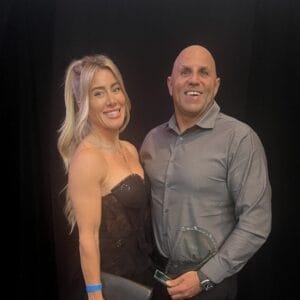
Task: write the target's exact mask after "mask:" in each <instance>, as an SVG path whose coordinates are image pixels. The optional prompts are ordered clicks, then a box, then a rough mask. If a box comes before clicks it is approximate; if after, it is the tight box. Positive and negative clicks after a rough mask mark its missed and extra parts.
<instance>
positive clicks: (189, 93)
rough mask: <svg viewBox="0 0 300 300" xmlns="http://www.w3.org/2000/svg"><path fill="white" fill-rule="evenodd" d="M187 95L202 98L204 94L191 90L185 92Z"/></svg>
mask: <svg viewBox="0 0 300 300" xmlns="http://www.w3.org/2000/svg"><path fill="white" fill-rule="evenodd" d="M184 94H185V95H187V96H193V97H194V96H200V95H201V94H203V93H202V92H200V91H196V90H189V91H185V92H184Z"/></svg>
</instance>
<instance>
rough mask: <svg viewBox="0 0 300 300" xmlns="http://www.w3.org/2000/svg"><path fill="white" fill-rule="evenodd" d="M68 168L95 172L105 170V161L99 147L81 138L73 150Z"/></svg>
mask: <svg viewBox="0 0 300 300" xmlns="http://www.w3.org/2000/svg"><path fill="white" fill-rule="evenodd" d="M70 169H75V170H78V169H79V170H82V171H84V170H86V171H87V172H93V170H94V171H95V172H96V173H99V172H103V171H104V172H105V171H106V170H107V161H106V159H105V157H104V155H103V153H102V152H101V151H99V149H97V148H96V147H94V146H93V145H91V144H89V143H88V142H86V141H84V140H83V141H82V142H81V143H80V144H79V145H78V147H77V149H76V150H75V153H74V155H73V157H72V159H71V162H70Z"/></svg>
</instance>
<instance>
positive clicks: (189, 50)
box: [172, 45, 217, 76]
mask: <svg viewBox="0 0 300 300" xmlns="http://www.w3.org/2000/svg"><path fill="white" fill-rule="evenodd" d="M196 61H206V62H207V64H208V65H209V67H210V69H211V70H212V71H213V72H214V73H215V75H216V76H217V70H216V64H215V60H214V58H213V56H212V54H211V53H210V52H209V51H208V50H207V49H206V48H204V47H202V46H200V45H191V46H188V47H186V48H184V49H183V50H182V51H181V52H180V53H179V54H178V56H177V58H176V59H175V62H174V64H173V70H172V73H173V72H174V70H175V69H176V68H177V67H178V66H179V65H182V64H183V63H193V62H196Z"/></svg>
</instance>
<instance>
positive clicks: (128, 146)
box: [120, 140, 137, 155]
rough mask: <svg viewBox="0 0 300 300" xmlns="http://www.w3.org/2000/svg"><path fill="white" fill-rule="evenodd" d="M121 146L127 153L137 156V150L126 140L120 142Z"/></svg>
mask: <svg viewBox="0 0 300 300" xmlns="http://www.w3.org/2000/svg"><path fill="white" fill-rule="evenodd" d="M120 143H121V146H122V147H124V148H125V149H126V150H127V151H129V152H130V153H132V154H134V155H137V149H136V147H135V146H134V145H133V144H132V143H130V142H129V141H126V140H120Z"/></svg>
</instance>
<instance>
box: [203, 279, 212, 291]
mask: <svg viewBox="0 0 300 300" xmlns="http://www.w3.org/2000/svg"><path fill="white" fill-rule="evenodd" d="M200 283H201V287H202V289H203V290H204V291H206V292H207V291H209V290H211V289H212V288H213V287H214V286H215V284H214V283H213V282H212V281H211V280H210V279H208V278H207V279H204V280H203V281H201V282H200Z"/></svg>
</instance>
